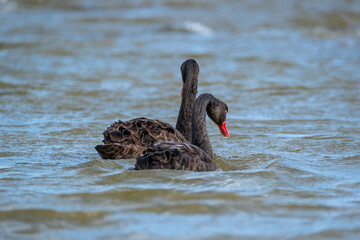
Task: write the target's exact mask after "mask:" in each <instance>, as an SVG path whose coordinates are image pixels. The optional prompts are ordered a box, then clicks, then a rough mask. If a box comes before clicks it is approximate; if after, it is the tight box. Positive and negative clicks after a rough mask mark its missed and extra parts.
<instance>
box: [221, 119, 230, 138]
mask: <svg viewBox="0 0 360 240" xmlns="http://www.w3.org/2000/svg"><path fill="white" fill-rule="evenodd" d="M218 127H219V129H220V132H221V134H222V135H224V136H225V137H228V136H229V135H230V133H229V131H228V130H227V128H226V117H225V121H224V123H223V124H222V125H221V126H220V125H218Z"/></svg>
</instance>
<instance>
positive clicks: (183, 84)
mask: <svg viewBox="0 0 360 240" xmlns="http://www.w3.org/2000/svg"><path fill="white" fill-rule="evenodd" d="M184 87H185V83H183V88H182V89H181V94H180V96H181V97H182V96H183V91H184Z"/></svg>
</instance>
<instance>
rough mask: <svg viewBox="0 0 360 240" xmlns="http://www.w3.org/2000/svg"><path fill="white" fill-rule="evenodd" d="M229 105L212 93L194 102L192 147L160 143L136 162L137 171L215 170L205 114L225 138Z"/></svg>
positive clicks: (183, 143) (145, 152) (184, 143)
mask: <svg viewBox="0 0 360 240" xmlns="http://www.w3.org/2000/svg"><path fill="white" fill-rule="evenodd" d="M227 112H228V107H227V105H226V104H225V103H224V102H222V101H221V100H219V99H217V98H215V97H214V96H213V95H211V94H208V93H206V94H201V95H200V96H199V97H198V98H197V99H196V102H195V106H194V110H193V115H192V144H190V143H188V142H160V143H157V144H155V145H154V146H150V147H148V148H146V150H145V151H144V152H143V153H142V155H141V156H140V157H138V158H137V159H136V164H135V169H136V170H145V169H172V170H188V171H214V170H216V164H215V163H214V162H213V150H212V147H211V143H210V139H209V136H208V134H207V130H206V113H207V114H208V116H209V117H210V119H211V120H212V121H213V122H215V123H216V124H217V125H218V126H219V129H220V131H221V133H222V134H223V135H224V136H229V132H228V130H227V128H226V114H227Z"/></svg>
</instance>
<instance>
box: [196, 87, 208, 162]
mask: <svg viewBox="0 0 360 240" xmlns="http://www.w3.org/2000/svg"><path fill="white" fill-rule="evenodd" d="M211 97H212V96H211V95H210V94H201V95H200V96H199V97H198V98H197V99H196V101H195V105H194V109H193V115H192V121H191V123H192V135H191V143H192V144H194V145H197V146H198V147H200V148H201V149H203V150H204V151H205V152H206V153H207V154H208V155H209V157H210V158H211V159H212V158H213V150H212V147H211V142H210V139H209V136H208V132H207V127H206V109H207V107H208V105H209V103H210V101H211V99H212V98H211Z"/></svg>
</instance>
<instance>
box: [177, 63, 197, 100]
mask: <svg viewBox="0 0 360 240" xmlns="http://www.w3.org/2000/svg"><path fill="white" fill-rule="evenodd" d="M180 71H181V77H182V81H183V87H182V90H181V97H183V94H184V92H185V89H188V90H189V91H192V92H194V93H195V95H196V91H197V85H198V76H199V72H200V69H199V65H198V64H197V62H196V61H195V60H194V59H188V60H186V61H185V62H183V64H182V65H181V67H180Z"/></svg>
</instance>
